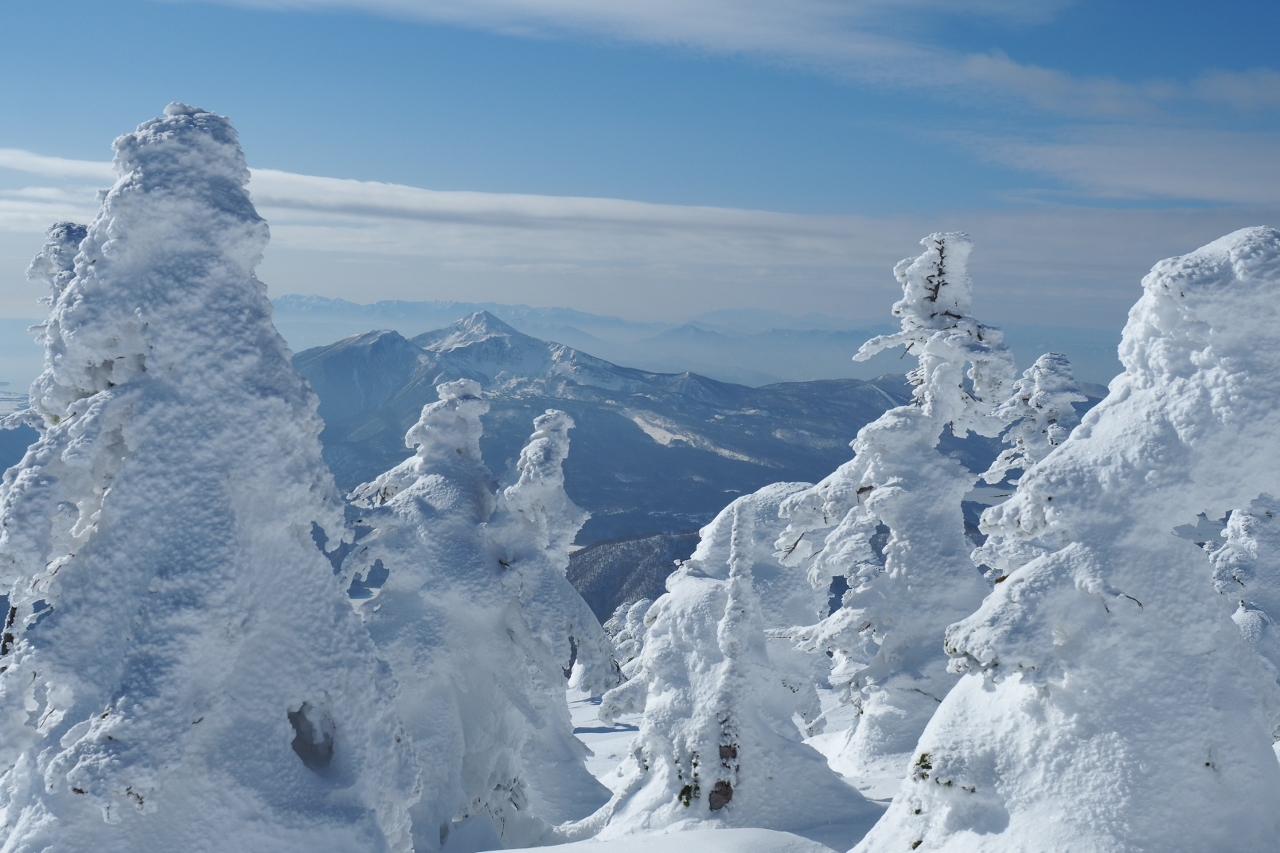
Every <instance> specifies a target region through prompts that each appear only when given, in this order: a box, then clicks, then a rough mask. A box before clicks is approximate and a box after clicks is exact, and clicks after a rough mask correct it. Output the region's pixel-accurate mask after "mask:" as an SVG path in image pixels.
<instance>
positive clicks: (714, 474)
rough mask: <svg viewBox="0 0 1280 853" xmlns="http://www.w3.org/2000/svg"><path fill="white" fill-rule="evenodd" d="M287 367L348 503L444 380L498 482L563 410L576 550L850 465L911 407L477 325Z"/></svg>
mask: <svg viewBox="0 0 1280 853" xmlns="http://www.w3.org/2000/svg"><path fill="white" fill-rule="evenodd" d="M294 364H295V366H296V367H297V368H298V370H299V371H300V372H301V373H302V374H303V375H304V376H306V377H307V379H308V380H310V382H311V385H312V388H314V389H315V391H316V393H317V394H318V395H319V397H320V414H321V417H322V418H323V419H324V421H325V431H324V433H322V435H321V440H322V441H323V442H324V444H325V454H326V459H328V461H329V464H330V465H331V467H332V468H333V470H334V473H335V476H336V478H337V480H338V484H339V486H340V487H342V488H345V489H349V488H352V487H354V486H355V485H356V484H358V483H360V482H364V481H367V480H368V479H370V478H371V477H372V476H374V475H375V474H377V473H378V472H380V471H382V470H385V469H386V468H388V467H390V465H391V464H393V463H394V462H396V461H398V460H399V459H400V458H401V457H402V456H403V454H404V433H405V430H407V429H408V427H409V426H410V425H411V424H412V423H413V422H414V421H415V420H416V418H417V416H418V412H419V411H420V410H421V407H422V406H423V405H424V404H425V403H427V402H429V401H431V400H433V399H435V395H436V391H435V388H436V386H437V385H439V384H441V383H443V382H447V381H453V380H457V379H471V380H474V381H476V382H479V383H480V385H481V387H482V388H483V390H484V394H485V397H486V399H487V400H488V401H489V402H490V404H491V409H490V411H489V413H488V415H487V416H486V419H485V433H484V438H483V439H482V446H483V447H484V452H485V459H486V460H487V461H488V463H489V464H490V466H491V467H493V468H494V470H496V471H500V470H501V469H502V467H503V465H504V464H505V463H507V462H509V461H510V460H512V459H514V458H515V456H516V454H518V452H519V448H520V446H521V443H522V442H523V440H524V438H525V436H526V434H527V430H528V424H529V422H530V421H531V419H532V417H533V416H535V415H537V414H540V413H541V412H542V411H543V410H545V409H547V408H557V409H563V410H565V411H567V412H569V414H570V415H571V416H572V417H573V419H574V420H575V422H576V423H577V427H576V429H575V430H574V437H573V447H574V449H573V453H572V454H570V457H569V459H568V461H567V462H566V465H565V476H566V481H567V488H568V490H569V493H570V494H571V496H572V497H573V499H574V500H575V501H577V502H579V503H580V504H581V505H582V506H583V507H584V508H586V509H587V510H589V511H590V512H591V513H592V516H593V517H592V519H591V521H589V522H588V523H587V526H586V527H585V528H584V534H583V537H582V538H581V539H580V542H582V543H583V544H588V543H590V542H596V541H601V540H603V539H612V538H619V537H629V536H641V535H649V534H654V533H678V532H682V531H687V530H691V529H695V528H697V527H699V526H701V525H702V524H705V523H706V522H708V521H710V520H711V518H712V517H714V515H715V514H716V513H717V512H718V511H719V510H720V509H721V508H722V507H723V506H724V504H725V503H726V502H727V501H728V500H730V499H732V497H734V496H735V495H737V494H741V493H745V492H750V491H754V490H755V489H758V488H760V487H761V486H763V485H765V484H767V483H770V482H774V481H776V480H778V479H780V478H785V479H791V480H808V479H817V478H818V477H820V476H822V475H823V474H824V473H826V472H827V471H829V470H830V469H831V468H832V467H834V466H835V465H836V464H839V462H841V461H843V460H844V459H845V458H847V455H848V442H849V440H850V439H851V438H852V437H853V435H854V434H855V433H856V432H857V430H858V427H860V426H861V425H862V424H864V423H866V422H868V421H870V420H873V419H874V418H875V417H878V416H879V415H880V413H881V412H883V411H884V410H885V409H888V408H891V407H892V406H895V405H898V404H900V402H901V401H903V400H905V399H906V396H907V393H908V389H907V387H906V384H905V382H904V381H903V380H902V379H901V377H896V376H895V377H882V378H880V379H877V380H874V381H870V382H867V381H862V380H857V379H844V380H826V381H817V382H805V383H784V384H779V385H773V386H766V387H763V388H750V387H747V386H742V385H734V384H731V383H726V382H718V381H716V380H714V379H708V378H707V377H705V376H699V375H698V374H696V373H679V374H665V373H655V372H651V371H644V370H636V369H634V368H628V367H621V366H618V365H616V364H613V363H611V362H608V361H605V360H604V359H601V358H597V357H595V356H593V355H589V354H587V353H584V352H581V351H580V350H577V349H575V348H573V347H569V346H566V345H564V344H559V343H554V342H548V341H543V340H539V339H537V338H534V337H532V336H529V335H526V334H523V333H522V332H520V331H518V330H516V329H515V328H513V327H512V326H510V325H509V324H507V323H506V322H504V321H503V320H501V319H499V318H498V317H496V316H494V315H492V314H490V313H487V312H483V311H481V312H476V313H473V314H471V315H469V316H468V317H465V318H463V319H461V320H458V321H457V322H455V323H452V324H450V325H449V326H446V327H445V328H443V329H438V330H435V331H432V332H427V333H424V334H421V335H419V336H417V337H415V338H413V339H411V340H410V339H406V338H405V337H404V336H402V335H400V334H399V333H397V332H393V331H389V330H383V331H376V332H366V333H363V334H360V335H354V336H352V337H349V338H345V339H343V340H341V341H338V342H336V343H333V344H329V345H328V346H324V347H317V348H315V349H312V350H307V351H306V352H302V353H299V354H298V355H296V356H295V357H294Z"/></svg>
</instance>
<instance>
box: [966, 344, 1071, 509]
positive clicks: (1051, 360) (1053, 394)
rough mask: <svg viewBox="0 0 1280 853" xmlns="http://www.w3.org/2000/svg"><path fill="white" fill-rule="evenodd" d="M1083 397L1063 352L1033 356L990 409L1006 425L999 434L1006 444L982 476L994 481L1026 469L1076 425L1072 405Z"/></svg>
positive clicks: (1060, 441)
mask: <svg viewBox="0 0 1280 853" xmlns="http://www.w3.org/2000/svg"><path fill="white" fill-rule="evenodd" d="M1087 399H1088V398H1087V397H1085V396H1084V395H1083V394H1081V393H1080V389H1079V387H1078V386H1077V385H1076V380H1075V377H1074V376H1073V375H1072V373H1071V361H1070V360H1069V359H1068V358H1067V357H1066V356H1065V355H1063V354H1062V353H1057V352H1047V353H1045V354H1044V355H1042V356H1040V357H1039V358H1038V359H1036V363H1035V364H1033V365H1031V366H1030V367H1028V368H1027V370H1026V372H1025V373H1023V374H1022V377H1021V378H1020V379H1018V381H1017V382H1015V383H1013V393H1012V395H1011V396H1010V397H1009V399H1008V400H1005V401H1004V402H1003V403H1001V404H1000V405H999V406H997V407H996V410H995V416H996V417H997V418H999V419H1000V420H1001V421H1003V422H1005V423H1007V424H1009V427H1008V429H1006V430H1005V432H1004V435H1003V436H1002V438H1003V439H1004V442H1005V444H1007V445H1009V447H1008V448H1007V449H1005V450H1004V452H1002V453H1001V454H1000V455H999V456H998V457H996V461H995V462H992V463H991V467H990V468H988V469H987V471H986V473H985V474H983V475H982V479H984V480H986V481H987V482H988V483H999V482H1000V481H1001V480H1003V479H1004V478H1005V477H1007V476H1008V475H1009V472H1010V471H1014V470H1017V471H1026V470H1027V469H1028V468H1030V467H1031V466H1032V465H1034V464H1035V463H1037V462H1039V461H1040V460H1041V459H1043V458H1044V457H1046V456H1048V455H1049V451H1051V450H1053V448H1055V447H1057V446H1058V445H1059V444H1062V442H1064V441H1066V440H1067V436H1069V435H1071V430H1073V429H1075V427H1076V425H1077V424H1078V423H1080V416H1079V415H1077V414H1076V410H1075V407H1074V406H1072V404H1073V403H1083V402H1084V401H1085V400H1087ZM1015 485H1016V481H1015Z"/></svg>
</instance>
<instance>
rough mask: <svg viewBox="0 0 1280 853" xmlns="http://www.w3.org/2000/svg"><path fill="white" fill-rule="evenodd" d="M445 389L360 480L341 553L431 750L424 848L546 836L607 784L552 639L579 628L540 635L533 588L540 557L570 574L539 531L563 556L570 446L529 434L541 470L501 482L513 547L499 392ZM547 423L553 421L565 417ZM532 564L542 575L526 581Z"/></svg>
mask: <svg viewBox="0 0 1280 853" xmlns="http://www.w3.org/2000/svg"><path fill="white" fill-rule="evenodd" d="M438 391H439V394H440V399H439V401H438V402H435V403H431V404H428V405H427V406H425V407H424V408H423V410H422V416H421V418H420V419H419V421H418V423H417V424H415V425H414V426H413V427H412V428H411V429H410V430H409V432H408V434H407V435H406V437H405V441H406V443H407V444H408V445H409V446H410V447H415V448H416V450H415V453H414V455H413V456H411V457H409V458H408V459H407V460H406V461H404V462H402V463H401V464H400V465H397V466H396V467H395V468H393V469H391V470H390V471H388V472H386V473H385V474H382V475H381V476H379V477H378V478H376V479H375V480H373V481H372V482H370V483H366V484H365V485H363V486H360V487H359V488H357V489H356V490H355V491H354V492H353V493H352V497H353V499H354V500H355V502H356V504H357V505H358V506H359V507H360V508H361V510H362V515H361V517H360V518H359V519H358V520H357V529H359V528H362V527H363V528H371V529H370V530H369V531H368V532H367V533H364V534H363V535H362V536H361V537H360V538H358V539H357V541H356V543H355V547H354V549H353V550H352V551H351V553H350V554H349V555H348V556H347V558H346V560H345V561H344V564H343V565H344V569H346V571H347V574H348V575H350V576H351V578H352V587H351V589H352V592H353V596H354V597H355V598H356V599H357V605H358V607H359V610H360V612H361V614H362V616H363V618H364V619H365V623H366V625H367V626H368V628H369V630H370V632H371V633H372V635H373V638H374V640H375V642H376V643H377V644H378V647H379V649H380V650H381V652H382V654H383V655H384V656H385V657H386V659H387V660H388V662H389V663H390V664H391V668H392V671H393V672H394V674H395V676H396V678H397V680H398V682H399V684H400V696H399V700H398V701H399V707H400V713H401V716H402V717H403V719H404V721H405V725H406V727H407V728H408V730H409V732H410V734H411V736H412V739H413V742H414V747H415V749H416V750H417V753H418V756H419V758H420V760H421V762H422V768H423V776H424V777H425V779H424V781H425V784H424V793H423V797H422V800H421V801H420V803H419V804H418V806H417V807H416V808H415V810H414V812H413V834H414V841H415V845H416V847H415V849H416V850H418V851H425V850H434V849H438V848H439V847H440V846H441V845H442V844H443V845H447V848H448V849H455V850H464V849H472V850H475V849H489V848H491V847H494V846H504V845H505V846H511V845H522V844H534V843H538V842H539V841H540V840H541V838H542V836H543V834H544V833H545V832H546V831H547V830H548V824H547V821H552V822H558V821H560V820H563V819H567V818H569V817H581V811H579V812H578V813H576V814H573V813H569V814H564V813H563V810H564V809H566V808H572V807H574V806H577V807H579V808H580V809H581V802H580V800H581V799H582V797H583V796H585V797H586V798H587V799H588V801H589V805H587V806H586V808H587V810H589V809H590V808H592V807H594V805H596V804H597V803H598V802H599V801H600V800H601V799H603V798H604V797H605V796H607V792H606V791H604V790H603V789H602V788H601V787H600V786H599V785H598V783H595V781H594V780H593V779H591V778H590V776H589V774H587V771H586V769H585V767H584V766H583V757H584V755H585V752H584V749H583V747H582V746H581V745H580V744H579V743H578V742H577V741H576V740H574V739H573V735H572V728H571V727H570V723H569V718H568V708H567V703H566V700H565V693H564V687H565V685H564V676H563V674H562V672H561V670H560V665H561V660H560V658H559V657H557V656H556V654H555V651H557V650H559V647H560V645H565V646H567V645H568V639H567V637H563V638H560V639H559V644H551V643H548V642H544V640H543V638H542V637H541V636H539V635H538V634H537V633H536V631H535V629H533V628H531V622H530V619H529V618H528V617H527V615H526V613H525V611H524V605H525V603H526V602H524V601H523V600H522V594H523V593H524V592H538V591H546V590H545V588H547V587H550V588H551V590H552V591H553V592H555V591H558V589H557V588H555V586H554V584H553V583H552V582H551V580H549V579H547V578H546V577H544V576H543V575H542V573H544V572H548V571H552V570H555V571H559V572H560V573H561V574H560V577H561V579H563V569H558V568H555V565H558V562H557V561H558V558H556V557H554V556H552V555H550V554H549V553H548V551H547V550H545V549H543V548H542V545H543V543H547V546H548V547H550V546H551V545H554V546H555V547H556V548H560V547H563V548H564V549H565V551H566V559H567V548H568V541H571V540H572V537H573V534H574V533H576V531H577V527H578V526H579V525H580V524H581V522H582V517H583V516H582V514H581V512H580V511H577V510H576V508H574V507H573V506H572V504H571V503H569V502H568V499H567V498H566V497H564V496H563V492H562V491H561V492H560V493H559V494H557V488H559V487H558V485H557V481H556V478H555V472H553V471H551V470H550V468H551V467H555V468H558V466H559V462H560V460H561V459H563V455H562V453H561V455H559V456H556V453H559V452H560V451H562V450H563V447H562V446H561V447H560V449H559V450H558V451H554V452H552V453H550V457H554V458H549V457H544V456H543V455H542V454H540V453H539V452H538V450H537V449H536V448H535V449H534V450H529V449H526V454H525V455H524V456H523V457H522V458H524V459H526V461H528V462H529V465H527V466H526V467H525V469H524V471H523V472H522V473H524V474H525V475H527V476H528V477H529V481H528V482H525V483H524V484H523V486H522V485H521V484H517V485H516V486H513V487H512V488H511V489H508V490H507V491H508V492H510V494H509V495H508V494H506V493H504V495H503V497H502V500H503V501H504V502H506V504H507V506H508V507H509V509H508V510H507V512H509V513H517V512H519V511H520V510H523V511H524V512H523V514H520V515H518V516H516V517H515V518H507V519H506V520H505V521H503V520H502V517H501V516H499V518H498V519H497V521H498V523H497V527H498V528H499V531H500V532H501V534H502V535H501V537H499V538H501V539H502V540H503V541H504V542H505V543H506V545H507V548H506V550H505V551H503V552H502V554H503V556H499V555H498V554H495V544H494V537H493V535H492V531H488V530H486V527H485V526H486V524H488V523H489V520H490V518H491V517H494V509H495V503H496V502H495V498H494V492H493V488H494V484H493V477H492V475H491V474H490V473H489V470H488V469H487V468H486V467H485V465H484V462H483V460H482V459H481V456H480V436H481V433H482V427H481V424H480V417H481V415H483V414H484V413H485V412H487V411H488V408H489V404H488V403H487V402H485V401H484V400H482V399H481V398H480V385H479V383H477V382H475V381H473V380H470V379H460V380H457V381H455V382H447V383H445V384H443V385H440V386H439V388H438ZM544 417H546V416H544ZM543 423H544V425H545V426H548V427H549V429H550V431H551V432H552V433H554V432H555V428H556V425H557V424H559V425H560V426H564V422H563V421H560V420H558V419H555V418H551V419H550V420H548V421H544V422H543ZM565 428H566V429H567V426H566V427H565ZM539 436H540V434H539V433H535V440H536V439H537V438H538V437H539ZM560 437H561V438H563V435H561V436H560ZM539 460H541V461H542V462H544V463H545V464H544V465H542V466H541V467H539V466H537V465H536V464H535V463H536V462H538V461H539ZM535 469H536V470H535ZM570 528H572V530H570ZM566 536H567V537H568V539H566ZM553 564H555V565H553ZM530 579H532V580H535V581H536V582H537V584H538V585H540V587H542V588H541V589H526V582H528V581H529V580H530ZM570 592H572V590H570ZM539 606H540V605H539ZM583 606H584V607H585V604H584V605H583ZM531 609H535V608H531ZM557 612H558V611H557V610H556V609H555V608H554V605H547V606H546V607H545V608H544V611H542V612H540V616H545V618H546V620H547V621H545V622H539V624H538V629H537V630H540V631H548V632H549V631H553V630H554V629H555V627H556V625H557V624H558V623H557V622H556V621H555V620H553V619H552V618H551V617H552V615H554V614H555V613H557ZM596 630H597V631H599V630H600V629H599V627H598V626H597V629H596ZM606 642H607V641H606ZM566 654H567V653H566ZM535 764H537V765H538V766H536V767H535V766H533V765H535ZM557 786H558V787H557ZM593 797H594V799H592V798H593Z"/></svg>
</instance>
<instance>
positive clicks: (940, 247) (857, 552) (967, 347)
mask: <svg viewBox="0 0 1280 853" xmlns="http://www.w3.org/2000/svg"><path fill="white" fill-rule="evenodd" d="M921 244H922V245H923V246H924V247H925V251H924V253H923V254H921V255H920V256H919V257H916V258H909V259H907V260H904V261H902V262H900V263H899V264H898V265H897V267H896V268H895V269H894V274H895V276H897V279H898V281H899V283H900V284H901V285H902V293H903V297H902V299H901V300H900V301H898V302H897V303H896V304H895V305H894V306H893V313H894V315H895V316H897V317H898V318H899V319H900V321H901V325H902V328H901V331H899V332H897V333H895V334H892V335H885V336H882V337H879V338H875V339H873V340H871V341H868V342H867V343H866V344H865V345H864V346H863V347H862V349H861V350H860V351H859V352H858V355H857V356H856V358H860V359H862V358H869V357H870V356H871V355H874V354H875V353H877V352H880V351H882V350H884V349H888V348H891V347H896V346H905V347H906V351H907V353H909V354H910V355H912V356H914V357H915V358H916V359H917V367H916V368H915V369H914V370H912V371H911V372H910V374H908V376H909V378H910V380H911V382H912V384H913V385H915V391H914V393H913V402H912V403H911V404H910V405H907V406H900V407H898V408H895V409H890V410H889V411H888V412H886V413H885V414H884V415H882V416H881V417H880V418H879V419H878V420H876V421H874V422H872V423H870V424H868V425H867V426H865V427H863V428H862V429H861V430H860V431H859V432H858V437H857V438H856V439H855V440H854V442H853V450H854V458H853V459H852V460H850V461H849V462H847V463H845V464H844V465H842V466H840V468H838V469H837V470H836V471H835V472H834V473H833V474H831V475H830V476H828V477H827V478H826V479H824V480H823V481H822V482H820V483H819V484H818V485H816V486H814V487H813V488H811V489H808V490H806V491H803V492H799V493H797V494H795V495H793V496H791V497H790V498H788V499H787V500H786V501H784V502H783V504H782V508H781V512H782V515H783V517H784V518H786V519H788V520H789V522H790V524H789V526H788V527H787V529H786V530H785V531H784V532H783V534H782V535H781V536H780V537H779V538H778V540H777V543H776V547H777V548H778V550H779V552H780V553H781V554H782V556H783V560H784V562H785V563H786V564H787V565H790V566H796V567H805V568H807V571H808V574H809V579H810V581H811V582H812V583H813V585H814V586H815V587H817V588H819V589H821V590H826V589H827V588H828V587H829V585H830V583H831V579H832V578H833V577H836V576H841V575H843V576H844V577H846V578H848V581H849V591H848V592H847V593H846V594H845V596H844V600H843V605H842V607H841V609H840V610H838V611H836V612H835V613H833V614H832V615H831V616H830V617H828V618H827V619H825V620H823V621H822V622H821V623H820V624H818V625H817V626H814V627H813V628H811V629H809V630H808V631H806V632H804V634H802V639H803V641H804V643H805V646H806V647H807V648H809V649H810V650H812V651H819V652H820V651H829V652H831V654H832V655H833V659H834V664H835V671H834V674H833V681H840V680H843V681H844V682H845V683H846V684H847V685H848V690H849V695H850V698H851V699H852V701H853V702H854V704H855V705H856V706H857V707H858V708H859V709H860V711H861V715H860V717H859V718H858V721H857V722H856V724H855V727H854V728H853V729H851V731H850V733H849V736H848V739H847V741H846V743H845V746H844V748H843V750H842V753H841V755H840V756H839V758H840V762H841V764H843V765H844V766H845V767H847V768H848V771H849V772H850V773H852V774H853V775H856V776H861V777H862V778H863V779H864V780H868V779H869V780H876V779H881V780H883V779H888V780H895V779H898V778H901V776H902V775H903V774H904V773H905V770H906V762H907V759H908V758H909V755H910V752H911V750H912V748H913V747H914V746H915V743H916V740H917V739H918V738H919V736H920V733H921V732H922V731H923V730H924V727H925V724H926V723H927V722H928V720H929V717H930V716H932V714H933V712H934V710H935V709H936V708H937V706H938V703H939V702H940V701H941V700H942V697H943V696H944V695H946V692H947V690H949V689H950V687H951V685H952V684H954V683H955V680H956V678H955V676H954V675H952V674H950V673H948V672H947V658H946V655H945V654H944V653H943V651H942V638H943V632H944V631H945V630H946V627H947V626H948V625H949V624H951V623H952V622H954V621H955V620H957V619H959V618H962V617H963V616H966V615H968V614H970V613H972V612H973V611H974V610H975V609H976V608H977V607H978V604H979V603H980V602H981V601H982V599H983V597H984V596H985V595H986V593H987V590H988V586H987V584H986V583H985V582H984V581H983V579H982V577H981V575H980V574H979V573H978V571H977V570H976V569H975V568H974V565H973V563H972V562H971V561H970V558H969V552H970V550H971V547H970V545H969V542H968V540H967V538H966V537H965V532H964V516H963V513H962V509H961V501H962V500H963V498H964V496H965V495H966V494H967V493H968V492H969V491H970V490H971V489H972V488H973V486H974V485H975V483H976V482H977V480H978V477H977V475H976V474H974V473H973V472H971V471H969V470H968V469H967V468H965V467H964V466H963V465H962V464H961V463H960V462H958V461H957V460H955V459H953V458H951V457H948V456H944V455H942V454H941V453H940V452H939V451H938V441H939V439H940V438H941V436H942V434H943V433H944V431H950V432H952V433H954V434H956V435H957V436H961V437H963V436H964V435H966V434H967V433H968V432H970V431H972V432H975V433H978V434H980V435H985V436H995V435H997V434H999V432H1000V430H1001V429H1002V428H1003V423H1002V422H1001V421H1000V420H999V419H998V418H996V417H995V416H994V415H992V414H991V410H992V407H993V405H994V403H995V402H996V401H998V400H1001V399H1003V397H1004V394H1005V393H1006V390H1005V389H1006V387H1007V385H1008V382H1009V380H1010V379H1011V378H1012V374H1013V363H1012V358H1011V356H1010V354H1009V351H1008V350H1007V349H1006V348H1005V346H1004V345H1003V343H1002V340H1003V336H1002V333H1001V332H1000V330H999V329H993V328H990V327H987V326H983V325H981V324H980V323H978V322H977V321H976V320H974V319H973V318H972V317H971V316H970V315H969V307H970V301H971V295H972V284H971V282H970V280H969V276H968V273H967V272H966V263H967V260H968V257H969V253H970V251H971V249H972V244H971V243H970V242H969V240H968V238H967V237H966V236H965V235H963V234H933V235H930V236H929V237H926V238H925V239H924V240H922V241H921ZM966 366H967V368H968V369H967V370H966ZM886 532H887V541H886V542H885V544H884V545H883V547H882V548H881V546H880V541H881V540H883V539H884V536H885V534H886ZM882 554H883V560H882V559H881V555H882Z"/></svg>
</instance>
